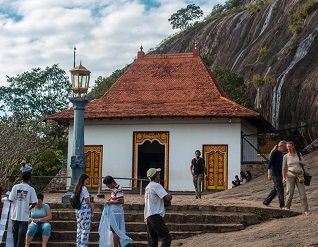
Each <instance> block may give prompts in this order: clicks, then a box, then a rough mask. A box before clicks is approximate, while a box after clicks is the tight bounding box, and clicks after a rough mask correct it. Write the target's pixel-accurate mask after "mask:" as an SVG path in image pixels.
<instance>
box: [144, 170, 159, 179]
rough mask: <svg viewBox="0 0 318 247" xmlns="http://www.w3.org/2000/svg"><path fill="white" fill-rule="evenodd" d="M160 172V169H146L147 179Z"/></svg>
mask: <svg viewBox="0 0 318 247" xmlns="http://www.w3.org/2000/svg"><path fill="white" fill-rule="evenodd" d="M160 171H161V169H160V168H150V169H148V171H147V177H148V178H151V177H153V176H154V175H155V174H156V173H157V172H160Z"/></svg>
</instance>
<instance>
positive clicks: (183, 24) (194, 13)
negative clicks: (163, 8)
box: [168, 4, 203, 31]
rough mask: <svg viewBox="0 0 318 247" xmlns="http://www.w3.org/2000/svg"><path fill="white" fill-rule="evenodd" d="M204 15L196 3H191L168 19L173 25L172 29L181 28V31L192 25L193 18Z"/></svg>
mask: <svg viewBox="0 0 318 247" xmlns="http://www.w3.org/2000/svg"><path fill="white" fill-rule="evenodd" d="M202 16H203V11H202V10H201V9H200V7H199V6H196V5H195V4H189V5H188V6H187V7H186V8H182V9H179V10H178V11H177V12H176V13H174V14H172V15H171V17H170V18H169V19H168V21H169V22H170V24H171V25H172V29H178V28H180V29H181V31H184V30H186V29H187V28H188V27H189V26H191V22H192V21H193V20H196V19H199V18H200V17H202Z"/></svg>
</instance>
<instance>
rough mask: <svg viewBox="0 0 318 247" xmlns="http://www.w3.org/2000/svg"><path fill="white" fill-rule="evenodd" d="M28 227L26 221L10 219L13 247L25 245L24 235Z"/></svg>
mask: <svg viewBox="0 0 318 247" xmlns="http://www.w3.org/2000/svg"><path fill="white" fill-rule="evenodd" d="M27 229H28V222H27V221H17V220H12V235H13V243H14V247H24V246H25V235H26V232H27Z"/></svg>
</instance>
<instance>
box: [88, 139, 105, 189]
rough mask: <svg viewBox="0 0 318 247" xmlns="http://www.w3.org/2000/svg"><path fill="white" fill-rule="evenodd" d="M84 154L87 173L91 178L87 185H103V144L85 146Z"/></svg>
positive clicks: (92, 186)
mask: <svg viewBox="0 0 318 247" xmlns="http://www.w3.org/2000/svg"><path fill="white" fill-rule="evenodd" d="M84 155H85V159H86V168H85V173H86V174H87V175H88V176H89V177H93V178H91V179H90V184H89V185H87V187H90V188H97V187H98V186H100V187H101V186H102V169H103V145H87V146H84Z"/></svg>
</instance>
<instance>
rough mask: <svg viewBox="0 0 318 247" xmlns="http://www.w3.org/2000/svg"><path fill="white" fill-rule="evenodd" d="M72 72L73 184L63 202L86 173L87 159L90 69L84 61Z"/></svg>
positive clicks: (66, 201) (66, 200) (67, 199)
mask: <svg viewBox="0 0 318 247" xmlns="http://www.w3.org/2000/svg"><path fill="white" fill-rule="evenodd" d="M70 72H71V84H72V91H73V97H71V98H70V101H71V102H72V103H73V108H74V129H73V138H74V141H73V153H72V157H71V165H70V166H71V168H72V178H71V184H70V187H69V189H68V191H67V192H66V194H65V195H64V196H63V197H62V203H68V202H69V198H70V196H71V195H72V193H73V189H74V186H75V183H76V181H77V179H78V177H79V176H80V175H81V174H82V173H85V168H86V160H85V156H84V111H85V106H86V104H87V103H88V101H89V100H88V98H87V90H88V86H89V79H90V73H91V72H90V71H89V70H87V69H86V68H85V67H84V66H82V63H80V65H79V66H77V67H75V68H74V69H72V70H70Z"/></svg>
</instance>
